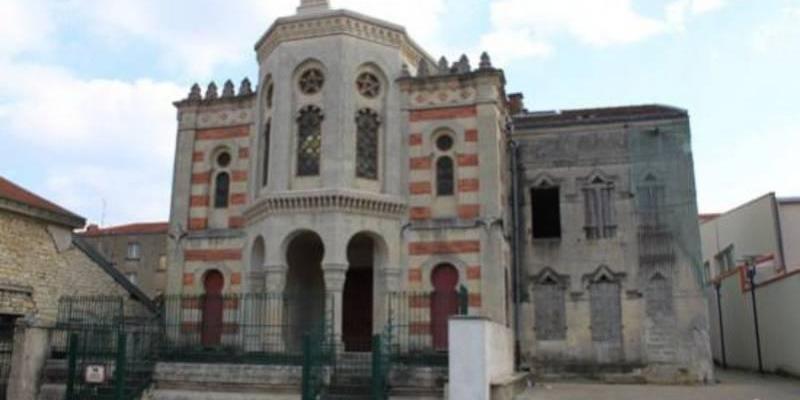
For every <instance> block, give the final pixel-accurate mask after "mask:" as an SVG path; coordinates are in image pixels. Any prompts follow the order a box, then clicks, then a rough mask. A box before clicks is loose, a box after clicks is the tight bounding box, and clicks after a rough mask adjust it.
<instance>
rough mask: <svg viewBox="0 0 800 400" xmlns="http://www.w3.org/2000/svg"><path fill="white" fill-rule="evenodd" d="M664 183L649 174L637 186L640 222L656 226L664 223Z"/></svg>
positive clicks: (648, 225)
mask: <svg viewBox="0 0 800 400" xmlns="http://www.w3.org/2000/svg"><path fill="white" fill-rule="evenodd" d="M664 196H665V192H664V185H661V184H660V183H659V182H658V180H657V179H656V177H655V176H653V175H652V174H648V175H647V177H646V178H645V179H644V182H643V183H642V184H641V185H640V186H639V187H638V188H637V194H636V197H637V198H638V199H639V201H638V205H639V215H640V220H641V221H640V223H641V224H642V226H645V227H656V226H659V225H660V224H662V223H664V222H665V221H664V217H663V215H662V213H663V212H664V211H665V210H664Z"/></svg>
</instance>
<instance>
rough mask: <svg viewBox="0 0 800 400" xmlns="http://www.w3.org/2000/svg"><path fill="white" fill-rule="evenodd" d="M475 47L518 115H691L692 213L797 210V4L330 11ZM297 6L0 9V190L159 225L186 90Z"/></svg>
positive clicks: (464, 0) (60, 3) (473, 5)
mask: <svg viewBox="0 0 800 400" xmlns="http://www.w3.org/2000/svg"><path fill="white" fill-rule="evenodd" d="M331 3H332V6H333V7H334V8H348V9H352V10H355V11H359V12H362V13H364V14H368V15H372V16H375V17H379V18H382V19H386V20H389V21H392V22H395V23H398V24H401V25H404V26H405V27H406V28H407V30H408V31H409V33H410V34H411V35H412V37H414V39H415V40H416V41H417V42H418V43H420V44H421V45H422V46H423V47H424V48H425V49H427V50H428V52H429V53H431V54H433V55H434V56H436V57H437V58H438V56H440V55H445V56H446V57H447V58H448V59H450V60H455V59H457V58H458V57H459V56H460V55H461V54H462V53H466V54H467V55H468V56H469V57H470V58H471V59H472V60H473V65H474V64H477V62H476V61H477V59H478V55H479V54H480V52H482V51H484V50H486V51H488V52H489V54H491V56H492V59H493V62H494V65H495V66H496V67H500V68H503V69H504V70H505V73H506V78H507V81H508V85H507V91H508V92H523V93H524V94H525V102H526V107H527V108H528V109H531V110H555V109H569V108H579V107H601V106H613V105H627V104H651V103H659V104H668V105H673V106H677V107H680V108H684V109H687V110H689V113H690V117H691V126H692V140H693V152H694V161H695V174H696V181H697V190H698V204H699V208H700V210H701V211H702V212H718V211H725V210H727V209H730V208H732V207H735V206H736V205H738V204H741V203H744V202H746V201H748V200H750V199H752V198H755V197H758V196H760V195H762V194H764V193H767V192H772V191H774V192H776V193H777V194H778V196H800V176H798V174H797V172H798V170H800V162H798V159H800V157H798V150H800V97H799V96H798V94H800V75H798V72H799V71H800V0H758V1H755V0H603V1H598V0H558V1H556V0H380V1H375V0H332V1H331ZM298 4H299V0H170V1H163V0H0V149H2V152H0V154H2V157H0V175H2V176H5V177H6V178H8V179H11V180H12V181H15V182H16V183H18V184H20V185H22V186H24V187H26V188H28V189H30V190H32V191H34V192H36V193H38V194H40V195H43V196H45V197H47V198H48V199H51V200H53V201H55V202H56V203H58V204H60V205H62V206H65V207H67V208H68V209H70V210H73V211H75V212H77V213H79V214H80V215H83V216H85V217H86V218H87V219H88V220H89V221H91V222H94V223H101V224H103V225H114V224H123V223H128V222H134V221H157V220H166V219H167V218H168V216H169V205H170V191H171V184H172V163H173V157H174V146H175V134H176V112H175V109H174V107H173V105H172V102H173V101H175V100H179V99H181V98H184V97H185V96H186V94H187V93H188V90H189V87H190V86H191V84H192V83H194V82H200V83H201V84H202V86H205V85H206V84H207V83H208V82H209V81H210V80H215V81H217V82H218V84H220V83H221V82H224V81H225V80H226V79H228V78H230V79H233V80H234V81H235V82H238V81H240V80H241V79H242V78H244V77H245V76H249V77H250V78H251V79H252V80H255V77H256V71H257V65H256V61H255V53H254V50H253V46H254V44H255V42H256V40H257V39H258V38H259V37H260V36H261V35H262V34H263V33H264V32H265V31H266V30H267V29H268V28H269V26H270V24H271V23H272V21H273V20H274V19H275V18H276V17H279V16H284V15H290V14H292V13H294V9H295V7H296V6H297V5H298Z"/></svg>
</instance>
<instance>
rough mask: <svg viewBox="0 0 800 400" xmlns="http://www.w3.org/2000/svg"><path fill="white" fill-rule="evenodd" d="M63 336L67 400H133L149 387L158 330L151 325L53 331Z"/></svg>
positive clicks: (155, 359) (91, 327)
mask: <svg viewBox="0 0 800 400" xmlns="http://www.w3.org/2000/svg"><path fill="white" fill-rule="evenodd" d="M52 333H53V335H54V337H61V336H62V335H63V336H66V338H67V339H66V351H65V354H64V355H65V356H66V359H67V382H66V383H67V389H66V396H65V398H66V400H134V399H138V398H139V397H140V396H141V394H142V393H143V392H144V391H145V390H146V389H147V388H148V387H149V386H150V385H151V384H152V375H153V370H154V368H155V363H156V361H157V359H158V355H157V349H158V342H159V339H160V331H159V330H157V329H155V328H154V327H152V326H148V327H143V326H136V327H134V326H128V327H125V326H124V325H118V326H100V325H94V326H89V325H86V326H82V327H78V326H72V327H60V328H58V327H57V328H53V330H52Z"/></svg>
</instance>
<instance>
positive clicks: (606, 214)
mask: <svg viewBox="0 0 800 400" xmlns="http://www.w3.org/2000/svg"><path fill="white" fill-rule="evenodd" d="M583 198H584V214H585V217H586V223H585V226H584V230H585V231H586V238H587V239H603V238H611V237H614V235H616V231H617V224H616V218H615V215H614V186H613V185H612V184H611V183H610V182H607V181H605V180H603V179H602V178H600V177H596V178H594V179H593V180H592V181H591V182H590V184H589V185H587V186H586V187H585V188H584V189H583Z"/></svg>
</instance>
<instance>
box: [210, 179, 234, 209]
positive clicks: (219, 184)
mask: <svg viewBox="0 0 800 400" xmlns="http://www.w3.org/2000/svg"><path fill="white" fill-rule="evenodd" d="M214 181H215V184H214V208H227V207H228V197H229V194H230V186H231V178H230V175H228V173H227V172H220V173H219V174H217V177H216V179H215V180H214Z"/></svg>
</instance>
